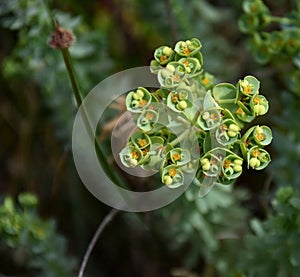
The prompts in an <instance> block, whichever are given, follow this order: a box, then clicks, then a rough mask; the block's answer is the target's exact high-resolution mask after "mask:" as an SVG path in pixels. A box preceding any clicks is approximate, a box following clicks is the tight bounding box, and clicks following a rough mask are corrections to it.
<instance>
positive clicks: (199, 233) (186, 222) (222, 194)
mask: <svg viewBox="0 0 300 277" xmlns="http://www.w3.org/2000/svg"><path fill="white" fill-rule="evenodd" d="M246 199H247V195H246V193H245V192H244V191H241V190H238V189H236V190H231V189H230V188H229V187H224V186H220V185H219V186H216V187H215V189H214V190H212V191H211V192H210V193H209V194H208V195H207V196H206V197H205V198H199V197H198V195H197V189H196V187H195V186H190V187H189V189H188V190H187V191H186V193H185V194H184V196H183V197H182V198H181V199H180V200H179V201H177V202H175V203H173V204H171V205H170V206H168V207H166V208H165V209H163V210H162V218H157V219H156V220H159V224H158V225H157V226H160V225H163V226H165V227H164V228H162V229H161V230H159V229H158V230H157V232H159V233H160V235H161V236H163V238H164V240H165V243H166V244H167V247H168V248H169V249H170V251H172V252H173V253H180V260H179V261H178V265H177V266H178V267H180V266H183V267H186V268H188V269H194V268H195V267H197V265H199V263H200V261H201V262H202V263H203V267H202V268H201V269H200V270H198V272H199V273H200V272H201V273H204V272H205V271H206V270H207V267H209V268H210V270H212V272H213V274H214V275H212V276H228V274H229V272H231V270H232V269H233V268H234V266H235V262H236V257H237V255H238V253H240V252H241V251H243V249H244V248H243V247H242V240H241V234H243V233H246V232H247V231H248V226H247V218H248V211H247V210H246V209H245V208H243V207H242V206H241V201H245V200H246ZM156 228H158V227H156ZM203 276H205V275H203Z"/></svg>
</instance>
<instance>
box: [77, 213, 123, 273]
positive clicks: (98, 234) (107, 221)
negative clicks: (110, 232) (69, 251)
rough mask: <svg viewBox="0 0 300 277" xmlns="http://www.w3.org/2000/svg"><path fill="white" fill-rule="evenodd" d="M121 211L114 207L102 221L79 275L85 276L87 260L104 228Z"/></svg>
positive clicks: (87, 251)
mask: <svg viewBox="0 0 300 277" xmlns="http://www.w3.org/2000/svg"><path fill="white" fill-rule="evenodd" d="M118 212H119V210H116V209H112V210H111V211H110V212H109V213H108V214H107V215H106V217H105V218H104V219H103V220H102V221H101V223H100V225H99V227H98V229H97V231H96V233H95V234H94V236H93V238H92V240H91V242H90V243H89V246H88V248H87V250H86V253H85V255H84V257H83V260H82V263H81V266H80V270H79V274H78V277H83V273H84V270H85V268H86V265H87V262H88V260H89V258H90V255H91V253H92V251H93V249H94V247H95V245H96V243H97V241H98V239H99V237H100V235H101V234H102V232H103V230H104V229H105V227H106V226H107V225H108V223H109V222H110V221H112V219H113V218H114V217H115V215H116V214H117V213H118Z"/></svg>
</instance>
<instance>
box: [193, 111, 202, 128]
mask: <svg viewBox="0 0 300 277" xmlns="http://www.w3.org/2000/svg"><path fill="white" fill-rule="evenodd" d="M200 113H201V111H200V109H199V110H197V112H196V113H195V115H194V117H193V119H192V121H191V125H192V126H194V125H195V123H196V121H197V119H198V117H199V115H200Z"/></svg>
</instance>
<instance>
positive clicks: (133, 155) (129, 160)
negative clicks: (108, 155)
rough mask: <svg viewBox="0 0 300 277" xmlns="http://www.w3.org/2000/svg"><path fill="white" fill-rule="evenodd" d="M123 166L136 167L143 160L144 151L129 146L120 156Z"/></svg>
mask: <svg viewBox="0 0 300 277" xmlns="http://www.w3.org/2000/svg"><path fill="white" fill-rule="evenodd" d="M119 156H120V160H121V162H122V164H123V165H124V166H126V167H131V168H133V167H136V166H137V165H139V164H140V163H141V161H142V160H143V158H144V157H143V153H142V151H141V150H140V149H139V148H137V147H134V146H132V145H127V146H126V147H125V148H123V149H122V151H121V152H120V154H119Z"/></svg>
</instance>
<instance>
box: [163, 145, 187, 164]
mask: <svg viewBox="0 0 300 277" xmlns="http://www.w3.org/2000/svg"><path fill="white" fill-rule="evenodd" d="M166 160H167V162H170V163H173V164H176V165H178V166H182V165H185V164H187V163H188V162H190V161H191V155H190V152H189V151H188V150H187V149H181V148H174V149H171V150H170V151H169V152H168V153H167V155H166Z"/></svg>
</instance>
